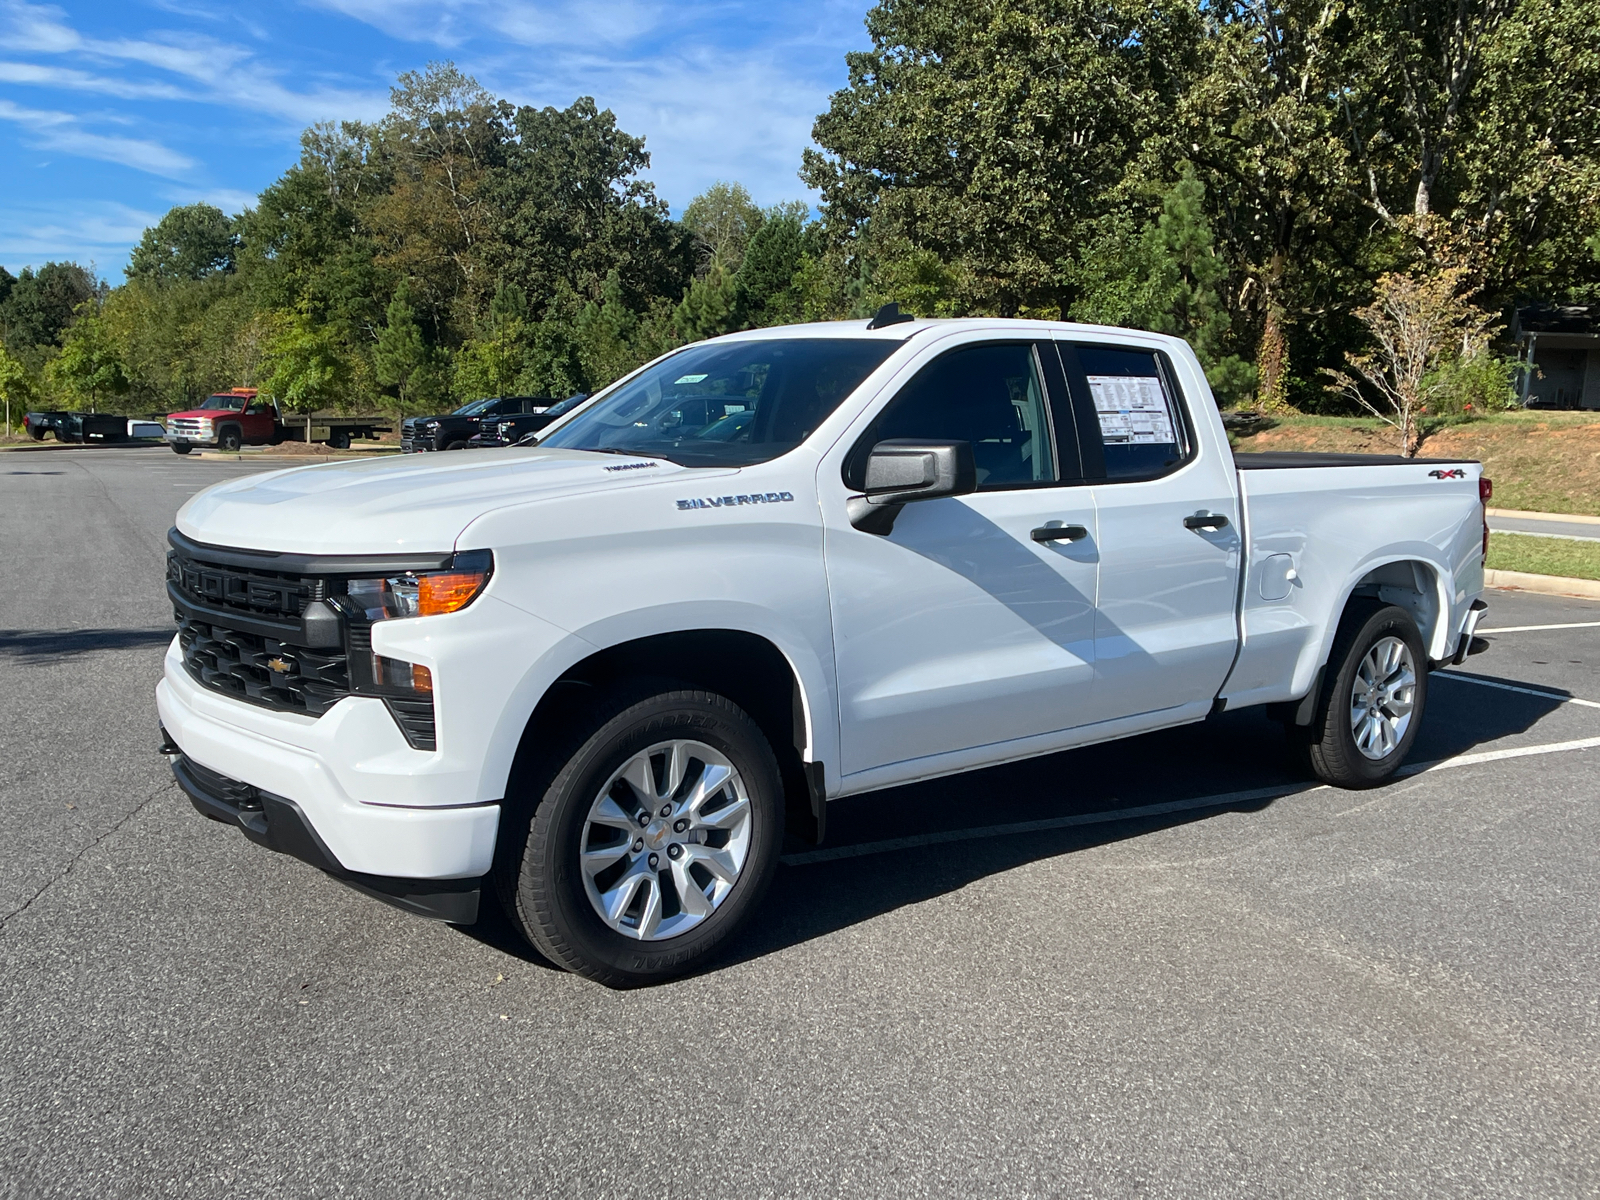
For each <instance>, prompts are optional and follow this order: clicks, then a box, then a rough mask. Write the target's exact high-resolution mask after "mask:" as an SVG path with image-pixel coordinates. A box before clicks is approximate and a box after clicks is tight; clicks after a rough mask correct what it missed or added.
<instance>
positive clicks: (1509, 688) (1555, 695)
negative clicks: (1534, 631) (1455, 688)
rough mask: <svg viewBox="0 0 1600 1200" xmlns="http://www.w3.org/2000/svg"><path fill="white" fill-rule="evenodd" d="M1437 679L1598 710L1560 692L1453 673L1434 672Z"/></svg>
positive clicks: (1592, 704) (1590, 704) (1584, 701)
mask: <svg viewBox="0 0 1600 1200" xmlns="http://www.w3.org/2000/svg"><path fill="white" fill-rule="evenodd" d="M1434 677H1435V678H1437V679H1454V680H1456V681H1457V682H1459V683H1475V684H1477V685H1478V686H1479V687H1491V688H1499V689H1500V690H1501V691H1502V692H1520V693H1521V694H1522V695H1524V696H1538V697H1539V699H1541V700H1554V701H1556V702H1557V703H1560V704H1577V705H1580V706H1582V707H1583V708H1600V703H1597V702H1596V701H1593V700H1580V699H1579V698H1578V697H1576V696H1567V695H1563V694H1562V693H1561V692H1541V691H1539V690H1538V689H1536V688H1525V687H1517V686H1516V685H1515V684H1511V683H1500V682H1498V681H1497V680H1493V679H1479V678H1478V677H1477V676H1476V675H1457V674H1456V673H1455V672H1454V671H1435V672H1434Z"/></svg>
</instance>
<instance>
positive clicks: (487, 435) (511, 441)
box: [467, 392, 589, 450]
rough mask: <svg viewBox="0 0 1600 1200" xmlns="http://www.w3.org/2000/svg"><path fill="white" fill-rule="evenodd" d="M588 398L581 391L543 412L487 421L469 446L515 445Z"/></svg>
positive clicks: (474, 448) (476, 447)
mask: <svg viewBox="0 0 1600 1200" xmlns="http://www.w3.org/2000/svg"><path fill="white" fill-rule="evenodd" d="M588 398H589V397H588V396H587V395H585V394H584V393H583V392H579V393H578V394H577V395H576V396H568V397H567V398H566V399H565V400H558V401H557V402H556V403H554V404H552V405H551V406H550V407H549V408H547V409H545V410H544V411H543V412H541V413H522V414H521V415H519V416H515V417H501V418H500V419H499V420H498V421H495V420H490V421H485V422H484V423H483V429H482V432H480V433H477V434H475V435H473V437H472V440H471V441H469V442H468V443H467V446H468V447H469V448H470V449H473V450H485V449H492V448H493V447H495V446H515V445H517V444H518V443H519V442H521V441H522V439H523V438H525V437H527V436H528V435H529V434H530V433H538V432H539V431H540V430H542V429H543V428H544V427H545V426H546V425H549V424H552V423H553V422H554V421H555V420H556V419H557V418H559V417H564V416H566V415H567V414H568V413H569V412H571V411H572V410H573V409H575V408H577V407H578V405H580V404H582V403H583V402H584V401H585V400H587V399H588Z"/></svg>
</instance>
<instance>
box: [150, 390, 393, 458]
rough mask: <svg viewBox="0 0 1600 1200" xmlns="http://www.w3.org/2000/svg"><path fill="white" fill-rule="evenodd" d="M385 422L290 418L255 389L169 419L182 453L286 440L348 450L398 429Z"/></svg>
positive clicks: (169, 432) (219, 398)
mask: <svg viewBox="0 0 1600 1200" xmlns="http://www.w3.org/2000/svg"><path fill="white" fill-rule="evenodd" d="M382 420H383V419H382V418H381V417H376V418H375V417H322V416H294V417H287V418H286V417H285V416H284V415H283V413H282V412H281V411H280V410H279V408H278V403H277V401H276V400H271V399H268V398H266V397H264V396H261V395H259V394H258V393H257V392H256V389H255V388H234V389H233V390H232V391H231V392H218V393H217V394H216V395H214V396H211V397H208V398H207V400H206V401H205V403H203V404H202V405H200V407H199V408H193V409H190V410H188V411H187V412H177V413H171V414H169V415H168V417H167V430H166V438H167V441H168V442H170V443H171V444H172V449H173V450H174V451H175V452H176V453H178V454H187V453H189V451H191V450H193V449H194V448H195V447H196V446H215V447H217V448H218V449H219V450H227V451H234V450H237V449H239V447H240V446H276V445H279V444H280V443H282V442H286V441H296V442H320V443H321V444H323V445H326V446H331V447H333V448H334V449H335V450H348V449H349V448H350V440H351V439H352V438H376V437H377V435H378V434H380V433H388V432H389V431H390V430H391V429H392V428H393V426H391V425H385V424H383V423H382Z"/></svg>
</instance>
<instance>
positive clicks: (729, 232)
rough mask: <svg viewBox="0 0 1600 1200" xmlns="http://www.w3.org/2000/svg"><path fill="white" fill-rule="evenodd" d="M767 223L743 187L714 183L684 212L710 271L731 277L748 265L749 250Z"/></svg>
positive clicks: (687, 227) (687, 225)
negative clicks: (753, 240)
mask: <svg viewBox="0 0 1600 1200" xmlns="http://www.w3.org/2000/svg"><path fill="white" fill-rule="evenodd" d="M765 221H766V214H765V213H763V212H762V211H761V209H760V208H759V207H757V205H756V203H755V201H754V200H752V199H750V193H749V192H748V191H747V190H746V189H745V186H744V185H743V184H741V183H723V182H720V181H719V182H717V183H714V184H712V185H711V186H710V187H709V188H707V189H706V190H705V191H703V192H701V193H700V195H698V196H696V197H695V198H694V199H693V200H691V201H690V202H689V205H688V207H687V208H685V209H684V210H683V227H684V228H685V229H687V230H688V231H689V232H690V233H692V234H694V235H695V237H696V238H697V239H698V240H699V242H700V246H701V249H702V251H703V253H704V257H705V267H706V269H707V270H710V269H713V268H715V267H721V268H722V269H723V270H724V271H726V272H728V273H730V274H732V273H735V272H737V271H738V270H739V268H740V267H741V266H742V265H743V264H744V256H745V249H746V247H748V246H749V245H750V241H751V239H752V238H754V237H755V236H756V234H757V233H758V232H759V231H760V229H761V227H762V225H763V224H764V223H765Z"/></svg>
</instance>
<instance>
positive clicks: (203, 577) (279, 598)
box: [167, 550, 326, 619]
mask: <svg viewBox="0 0 1600 1200" xmlns="http://www.w3.org/2000/svg"><path fill="white" fill-rule="evenodd" d="M167 579H168V580H169V581H170V582H171V583H173V584H175V585H176V586H177V588H178V591H180V592H181V593H183V595H185V596H186V597H188V598H189V599H190V600H192V601H194V602H195V603H196V604H204V605H206V606H207V607H210V608H220V609H226V610H229V611H232V612H237V613H243V614H245V615H247V616H253V617H268V618H271V617H288V618H295V619H298V618H299V616H300V614H301V613H302V612H304V611H305V607H306V604H307V602H308V601H310V600H311V599H312V598H313V597H314V596H316V595H317V594H319V593H318V589H319V588H323V587H325V586H326V585H325V584H323V583H322V582H321V581H319V580H309V579H301V578H300V577H299V576H296V575H285V574H282V573H281V572H278V571H252V570H248V569H246V568H243V567H224V566H218V565H217V564H215V563H208V562H201V561H199V560H197V559H193V558H187V557H185V556H183V555H181V554H179V553H178V552H177V551H176V550H169V551H168V552H167Z"/></svg>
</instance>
